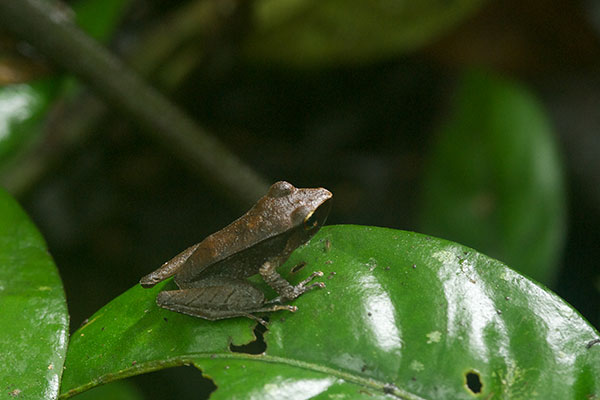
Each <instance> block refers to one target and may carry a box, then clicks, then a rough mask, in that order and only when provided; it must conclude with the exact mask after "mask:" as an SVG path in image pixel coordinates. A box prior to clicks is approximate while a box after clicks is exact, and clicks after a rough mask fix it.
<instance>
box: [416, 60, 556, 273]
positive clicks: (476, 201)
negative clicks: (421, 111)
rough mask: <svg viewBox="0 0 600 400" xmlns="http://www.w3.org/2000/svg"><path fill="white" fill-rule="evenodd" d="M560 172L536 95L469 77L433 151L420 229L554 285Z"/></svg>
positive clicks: (477, 74) (493, 79)
mask: <svg viewBox="0 0 600 400" xmlns="http://www.w3.org/2000/svg"><path fill="white" fill-rule="evenodd" d="M561 167H562V164H561V160H560V158H559V156H558V154H557V149H556V144H555V138H554V135H553V132H552V129H551V126H550V123H549V121H548V118H547V117H546V115H545V113H544V111H543V109H542V107H541V105H540V104H539V103H538V102H537V101H536V99H535V98H534V96H533V95H532V94H531V93H529V92H528V91H527V90H526V89H525V88H523V87H520V86H519V85H517V84H516V83H513V82H510V81H508V80H505V79H501V78H499V77H496V76H493V75H490V74H486V73H482V72H468V73H466V74H465V76H464V77H463V79H462V82H461V84H460V86H459V90H458V94H457V96H456V104H455V106H454V111H453V115H452V117H451V119H450V121H449V122H448V123H447V124H446V125H445V126H444V127H443V129H442V131H441V132H440V135H438V137H437V141H436V142H435V144H434V146H433V149H432V154H431V158H430V164H429V166H428V173H427V174H426V179H425V181H424V183H423V188H424V190H423V201H422V203H421V204H422V224H421V228H420V229H421V230H422V231H424V232H428V233H430V234H432V235H436V236H440V237H444V238H447V239H450V240H454V241H457V242H460V243H464V244H466V245H468V246H472V247H474V248H476V249H477V250H479V251H481V252H484V253H486V254H489V255H490V256H492V257H495V258H498V259H500V260H502V261H504V262H506V263H507V264H508V265H510V266H512V267H514V268H515V269H517V270H519V271H520V272H522V273H524V274H526V275H528V276H530V277H532V278H534V279H536V280H538V281H540V282H543V283H545V284H551V283H552V282H553V280H554V277H555V275H556V268H557V265H558V261H559V260H560V254H561V251H562V248H563V243H564V236H565V235H564V234H565V227H566V222H565V221H566V212H565V208H566V207H565V193H564V191H565V190H564V185H563V176H562V168H561Z"/></svg>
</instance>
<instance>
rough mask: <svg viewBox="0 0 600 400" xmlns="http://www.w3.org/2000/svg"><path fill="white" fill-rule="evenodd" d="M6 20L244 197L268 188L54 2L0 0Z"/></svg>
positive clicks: (1, 19) (1, 22)
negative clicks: (54, 4)
mask: <svg viewBox="0 0 600 400" xmlns="http://www.w3.org/2000/svg"><path fill="white" fill-rule="evenodd" d="M0 26H2V27H3V28H5V29H7V30H9V31H11V32H12V33H13V34H15V35H17V36H18V37H20V38H22V39H23V40H26V41H28V42H30V43H31V44H32V45H33V46H35V47H36V48H37V49H38V50H39V51H41V52H43V53H44V54H46V55H47V56H48V57H50V58H52V59H53V60H54V61H55V62H57V63H58V64H60V65H62V66H63V67H65V68H67V69H68V70H69V71H71V72H72V73H74V74H75V75H77V76H79V77H80V78H81V79H82V80H83V81H85V82H86V83H87V84H89V85H90V86H91V87H92V88H93V89H94V90H95V91H96V92H97V93H98V94H99V95H100V96H101V97H103V98H104V99H105V101H106V102H107V103H108V104H110V105H111V106H113V108H115V109H117V110H118V111H120V112H123V113H125V114H127V115H128V116H130V117H131V118H132V119H133V120H134V121H135V122H136V123H138V124H140V125H141V126H143V127H144V128H145V129H146V131H147V132H149V133H151V134H154V135H155V136H156V137H157V138H158V139H159V140H160V141H162V142H163V143H165V145H166V146H168V147H169V148H170V149H171V150H172V151H173V152H175V153H176V154H178V155H180V156H181V157H183V158H184V159H185V160H186V161H187V162H188V163H190V164H191V165H192V166H193V167H194V168H195V169H196V170H197V171H198V172H200V173H201V174H202V175H203V176H204V177H205V178H206V179H207V180H208V181H210V182H211V183H213V184H215V185H218V186H220V187H222V188H223V189H224V190H225V191H226V192H228V193H230V194H231V195H233V196H234V197H235V198H236V199H237V200H238V201H240V202H242V203H252V202H254V201H255V200H256V199H257V198H259V197H260V196H262V194H264V192H265V191H266V188H267V183H266V181H265V179H264V178H263V177H261V176H260V175H258V174H257V173H256V172H254V171H253V170H252V168H251V167H249V166H248V165H246V164H245V163H243V162H242V161H241V160H240V159H238V158H237V157H236V156H235V155H234V154H232V153H231V152H229V150H228V149H227V148H226V147H225V146H223V145H222V144H221V143H220V142H219V141H218V140H217V139H216V138H214V137H212V136H211V135H209V134H207V133H206V132H205V131H204V130H203V129H201V128H200V127H199V126H198V125H196V123H195V122H194V121H192V120H191V118H189V117H188V116H187V115H185V114H184V113H183V112H181V111H180V110H179V109H178V108H177V107H176V106H174V105H173V104H172V103H171V102H169V101H168V100H167V99H166V98H165V97H164V96H162V95H161V94H160V93H159V92H158V91H156V90H155V89H154V88H152V87H151V86H149V85H147V84H146V83H145V82H144V81H143V80H142V79H140V78H139V77H138V76H137V75H136V74H135V73H134V72H133V71H131V70H130V69H129V68H127V67H126V66H125V65H124V64H123V63H122V62H121V61H120V60H119V59H118V58H117V57H115V56H114V55H112V54H111V53H110V52H108V51H107V50H106V49H105V48H103V47H102V46H100V45H99V44H98V43H97V42H95V41H94V40H93V39H91V38H90V37H89V36H87V35H86V34H85V33H83V32H82V31H81V30H79V29H78V28H77V27H76V26H75V25H74V24H73V23H72V22H71V21H70V20H68V19H66V18H64V15H63V14H62V12H61V11H58V10H56V9H54V8H53V7H52V6H51V3H49V2H46V1H43V0H20V1H18V2H17V1H13V0H0Z"/></svg>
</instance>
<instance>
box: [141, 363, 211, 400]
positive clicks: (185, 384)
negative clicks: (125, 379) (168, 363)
mask: <svg viewBox="0 0 600 400" xmlns="http://www.w3.org/2000/svg"><path fill="white" fill-rule="evenodd" d="M129 379H130V380H131V381H133V382H134V383H135V385H136V386H137V387H138V388H139V389H140V390H141V391H142V392H143V394H144V398H145V399H178V400H186V399H190V400H192V399H194V400H201V399H208V398H209V397H210V395H211V393H212V392H214V391H215V390H217V386H215V384H214V382H213V381H212V380H210V379H208V378H205V377H204V376H202V371H200V370H198V369H196V368H195V367H176V368H168V369H164V370H161V371H156V372H152V373H149V374H143V375H138V376H135V377H132V378H129Z"/></svg>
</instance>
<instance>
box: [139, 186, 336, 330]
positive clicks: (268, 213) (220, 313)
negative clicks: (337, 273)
mask: <svg viewBox="0 0 600 400" xmlns="http://www.w3.org/2000/svg"><path fill="white" fill-rule="evenodd" d="M332 198H333V195H332V193H331V192H330V191H329V190H327V189H324V188H322V187H319V188H296V187H294V186H293V185H292V184H291V183H289V182H286V181H279V182H276V183H274V184H273V185H271V187H270V188H269V190H268V192H267V193H266V195H265V196H263V197H262V198H260V199H259V200H258V201H257V202H256V204H255V205H254V206H253V207H252V208H251V209H250V210H249V211H248V212H246V213H245V214H244V215H242V216H241V217H239V218H238V219H237V220H235V221H233V222H232V223H231V224H229V225H227V226H226V227H224V228H223V229H221V230H219V231H217V232H215V233H213V234H211V235H209V236H207V237H206V238H205V239H204V240H202V241H201V242H199V243H197V244H195V245H193V246H190V247H188V248H187V249H185V250H183V251H182V252H181V253H179V254H178V255H176V256H175V257H173V258H172V259H171V260H169V261H167V262H165V263H164V264H163V265H162V266H161V267H160V268H158V269H157V270H155V271H154V272H152V273H150V274H148V275H146V276H144V277H142V278H141V280H140V284H141V286H142V287H144V288H151V287H153V286H154V285H156V284H157V283H159V282H162V281H164V280H166V279H168V278H170V277H172V276H173V277H174V278H173V280H174V281H175V284H176V285H177V287H178V288H179V289H178V290H164V291H161V292H159V293H158V295H157V297H156V304H157V305H158V306H159V307H162V308H164V309H167V310H170V311H175V312H179V313H182V314H187V315H191V316H193V317H199V318H203V319H206V320H210V321H216V320H220V319H226V318H234V317H247V318H251V319H254V320H256V321H258V322H260V323H261V324H263V325H265V324H266V322H265V321H264V320H263V319H262V318H260V317H258V316H256V315H255V314H262V313H270V312H275V311H280V310H287V311H290V312H295V311H297V310H298V307H297V306H293V305H289V304H287V303H289V302H291V301H293V300H295V299H297V298H298V297H299V296H300V295H302V294H304V293H306V292H308V291H310V290H312V289H315V288H324V287H325V284H324V283H323V282H315V283H313V282H312V281H313V279H314V278H316V277H321V276H323V272H321V271H315V272H313V273H311V274H310V275H309V276H308V277H307V278H306V279H304V280H303V281H301V282H300V283H298V284H297V285H292V284H291V283H290V282H289V281H287V280H286V279H285V278H284V277H283V276H281V275H280V273H279V272H278V271H277V268H279V267H280V266H281V265H283V264H284V263H285V262H286V261H287V260H288V258H289V257H290V255H291V253H292V252H293V251H294V250H296V249H297V248H298V247H300V246H302V245H303V244H305V243H307V242H308V241H309V240H310V239H311V238H312V237H313V236H314V235H315V234H316V233H317V231H319V229H320V228H321V226H323V224H324V223H325V221H326V220H327V216H328V215H329V212H330V209H331V199H332ZM256 274H259V275H260V276H261V277H262V279H263V280H264V282H265V283H266V284H267V285H269V286H270V287H271V288H272V289H273V290H274V291H275V292H276V293H277V296H276V297H275V298H273V299H270V300H267V298H266V296H265V294H264V293H263V291H261V290H260V289H259V288H258V287H257V286H255V285H254V284H253V283H251V282H250V281H249V280H248V278H249V277H251V276H253V275H256Z"/></svg>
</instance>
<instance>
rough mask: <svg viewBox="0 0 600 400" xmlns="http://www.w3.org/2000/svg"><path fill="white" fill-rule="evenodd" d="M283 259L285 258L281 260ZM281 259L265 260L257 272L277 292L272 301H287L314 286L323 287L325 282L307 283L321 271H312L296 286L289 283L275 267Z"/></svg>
mask: <svg viewBox="0 0 600 400" xmlns="http://www.w3.org/2000/svg"><path fill="white" fill-rule="evenodd" d="M283 261H285V260H283ZM283 261H282V259H272V260H268V261H266V262H265V263H264V264H263V265H261V267H260V269H259V270H258V272H259V273H260V275H261V276H262V278H263V279H264V281H265V282H266V283H267V284H268V285H269V286H271V287H272V288H273V290H275V291H276V292H277V294H279V297H277V298H276V299H273V300H272V301H271V303H272V302H279V303H287V302H288V301H291V300H294V299H296V298H298V297H299V296H300V295H301V294H302V293H305V292H308V291H309V290H311V289H314V288H317V287H319V288H324V287H325V283H323V282H317V283H313V284H312V285H308V286H307V284H308V283H310V281H312V280H313V279H314V278H315V277H317V276H323V272H321V271H316V272H313V273H312V274H311V275H310V276H309V277H308V278H306V279H305V280H303V281H302V282H300V283H299V284H297V285H296V286H293V285H291V284H290V283H289V282H288V281H287V280H285V278H284V277H282V276H281V275H280V274H279V272H277V267H278V266H279V265H280V264H281V263H282V262H283Z"/></svg>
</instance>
